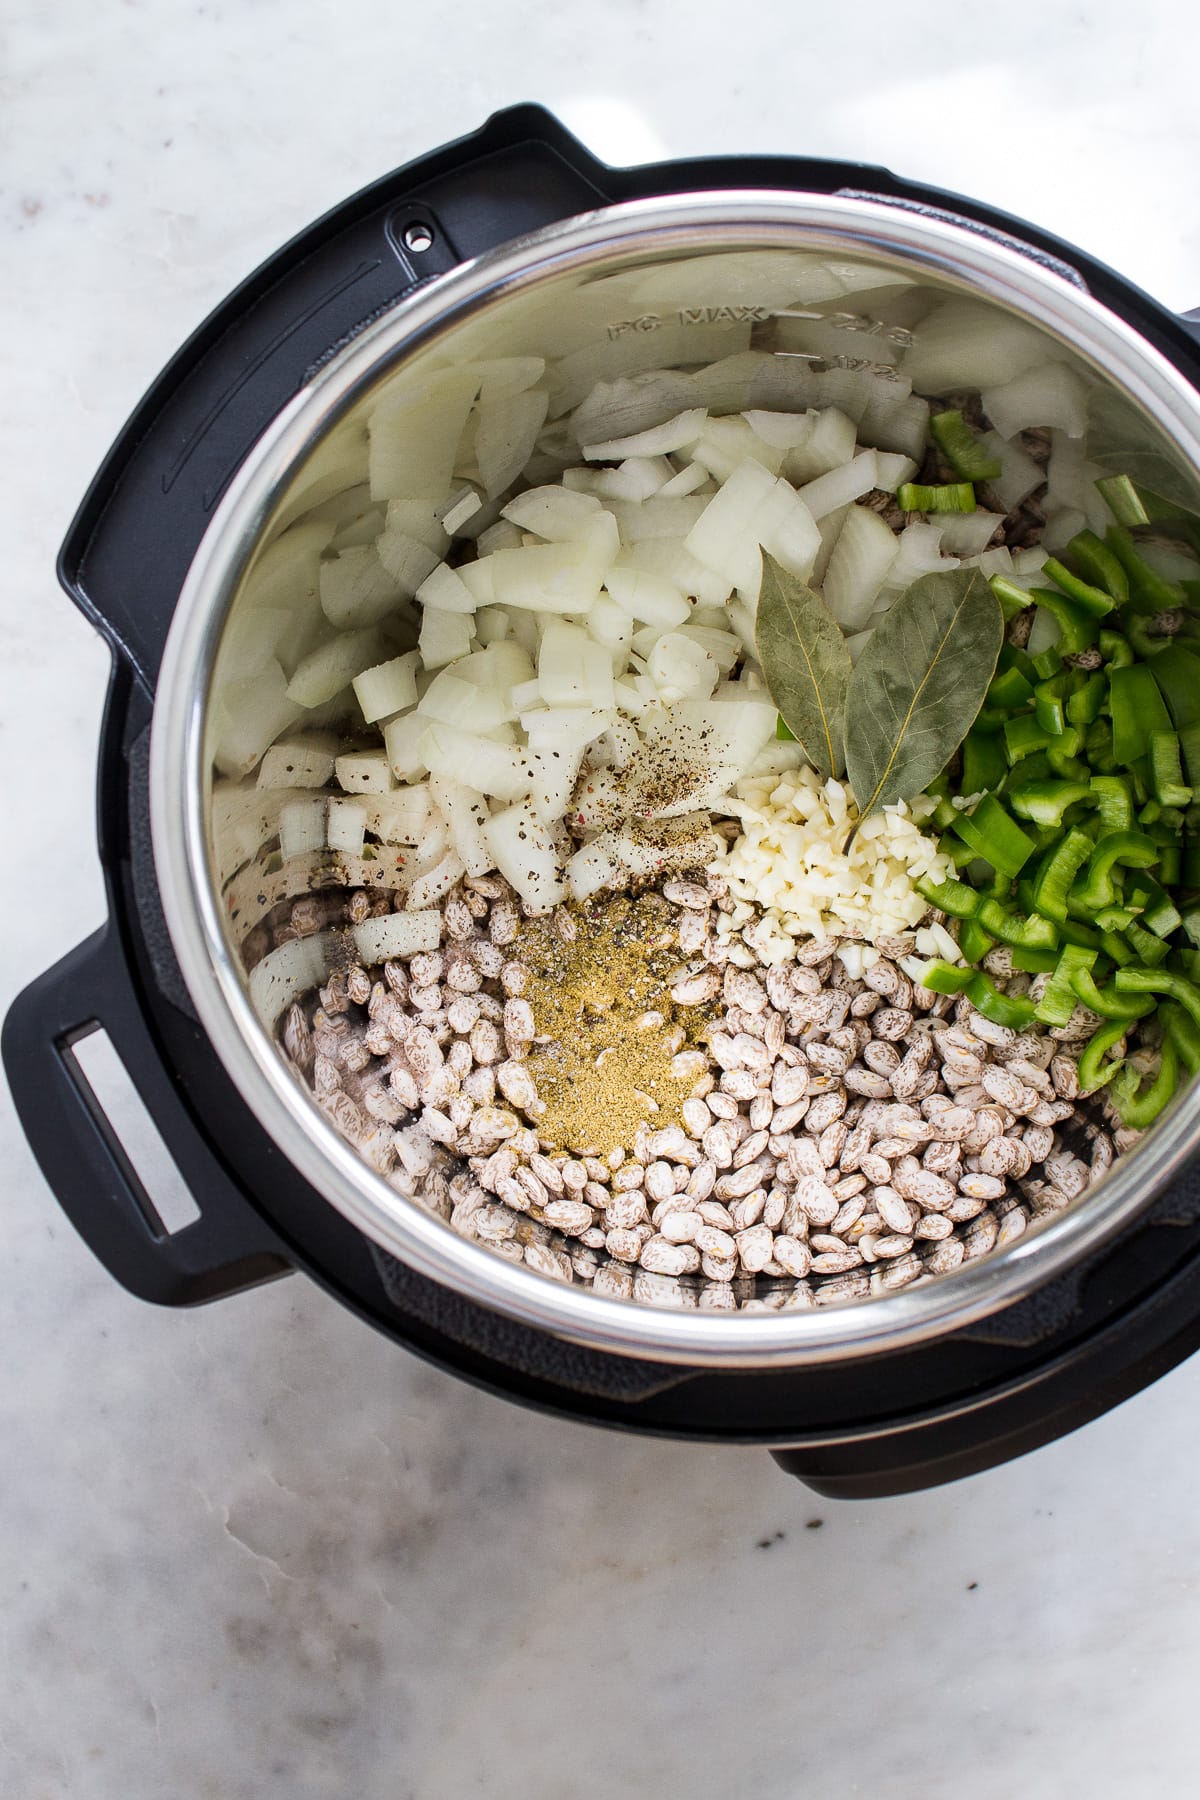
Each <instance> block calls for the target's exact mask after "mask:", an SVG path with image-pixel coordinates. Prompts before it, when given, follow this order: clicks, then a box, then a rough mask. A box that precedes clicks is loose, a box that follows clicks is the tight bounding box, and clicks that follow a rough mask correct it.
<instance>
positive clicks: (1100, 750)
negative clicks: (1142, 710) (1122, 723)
mask: <svg viewBox="0 0 1200 1800" xmlns="http://www.w3.org/2000/svg"><path fill="white" fill-rule="evenodd" d="M1104 687H1105V696H1106V698H1107V693H1108V683H1107V682H1105V684H1104ZM1084 749H1085V750H1086V751H1087V757H1088V761H1089V763H1090V764H1091V766H1092V768H1093V769H1094V770H1095V772H1096V773H1097V774H1098V775H1115V774H1116V772H1117V759H1116V757H1115V756H1114V755H1113V734H1112V722H1111V720H1109V719H1103V718H1101V719H1097V720H1096V722H1095V724H1094V725H1089V726H1088V728H1087V739H1086V741H1085V744H1084Z"/></svg>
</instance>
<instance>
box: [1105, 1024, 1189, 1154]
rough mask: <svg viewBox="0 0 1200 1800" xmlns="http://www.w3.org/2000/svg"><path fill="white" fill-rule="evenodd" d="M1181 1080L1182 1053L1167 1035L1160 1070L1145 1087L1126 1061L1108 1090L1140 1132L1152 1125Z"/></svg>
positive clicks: (1124, 1116) (1125, 1120)
mask: <svg viewBox="0 0 1200 1800" xmlns="http://www.w3.org/2000/svg"><path fill="white" fill-rule="evenodd" d="M1178 1081H1179V1056H1178V1054H1177V1052H1176V1049H1175V1045H1174V1044H1173V1043H1172V1041H1171V1038H1170V1036H1169V1035H1168V1036H1167V1037H1165V1038H1164V1039H1163V1041H1162V1048H1161V1050H1160V1052H1159V1061H1158V1071H1157V1073H1156V1074H1155V1076H1154V1079H1153V1080H1152V1081H1151V1082H1149V1083H1148V1084H1147V1086H1145V1087H1143V1086H1142V1085H1141V1078H1140V1077H1139V1075H1138V1072H1137V1070H1136V1069H1135V1068H1134V1066H1133V1064H1132V1063H1126V1064H1125V1067H1124V1068H1123V1069H1122V1070H1121V1072H1120V1074H1119V1075H1118V1076H1117V1078H1116V1080H1115V1081H1114V1082H1113V1084H1112V1087H1111V1089H1110V1090H1109V1091H1110V1093H1111V1095H1112V1102H1113V1105H1114V1106H1115V1107H1116V1109H1117V1111H1118V1112H1119V1113H1120V1115H1121V1120H1122V1123H1124V1124H1125V1125H1128V1126H1130V1127H1132V1128H1133V1129H1134V1130H1137V1131H1144V1130H1145V1128H1146V1126H1147V1125H1152V1124H1153V1123H1154V1121H1155V1119H1157V1117H1158V1115H1159V1113H1160V1112H1161V1111H1162V1110H1163V1107H1164V1106H1166V1104H1167V1102H1168V1100H1170V1098H1171V1096H1172V1095H1173V1094H1174V1092H1175V1088H1176V1085H1177V1084H1178Z"/></svg>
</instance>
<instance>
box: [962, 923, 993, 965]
mask: <svg viewBox="0 0 1200 1800" xmlns="http://www.w3.org/2000/svg"><path fill="white" fill-rule="evenodd" d="M995 944H996V940H995V938H994V937H993V936H992V934H991V932H990V931H985V930H984V929H983V926H982V925H981V924H980V923H979V920H978V919H964V920H963V921H962V923H961V925H960V926H959V928H958V947H959V949H960V950H961V951H962V953H963V955H964V956H965V957H966V959H967V961H968V962H969V963H980V962H982V961H983V959H984V957H985V956H986V955H987V953H988V951H989V950H992V949H994V948H995Z"/></svg>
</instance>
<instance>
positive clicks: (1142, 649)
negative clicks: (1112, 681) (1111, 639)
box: [1122, 602, 1171, 662]
mask: <svg viewBox="0 0 1200 1800" xmlns="http://www.w3.org/2000/svg"><path fill="white" fill-rule="evenodd" d="M1153 623H1154V622H1153V619H1152V618H1151V617H1150V616H1149V615H1147V614H1146V613H1135V612H1134V611H1133V608H1132V602H1130V604H1129V605H1128V606H1126V608H1125V617H1124V619H1123V620H1122V624H1123V625H1124V627H1125V636H1126V637H1127V638H1128V639H1129V642H1130V645H1131V647H1132V649H1133V653H1134V655H1135V656H1138V657H1140V658H1141V660H1142V661H1143V662H1150V661H1151V660H1157V658H1158V657H1159V656H1161V655H1162V653H1163V651H1164V650H1165V649H1166V647H1167V645H1168V644H1169V643H1170V641H1171V640H1170V638H1169V637H1166V636H1165V635H1164V634H1163V633H1162V632H1161V631H1155V630H1154V629H1153Z"/></svg>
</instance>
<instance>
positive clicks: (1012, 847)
mask: <svg viewBox="0 0 1200 1800" xmlns="http://www.w3.org/2000/svg"><path fill="white" fill-rule="evenodd" d="M954 829H955V830H956V831H957V833H958V835H959V837H960V838H961V839H962V841H963V843H964V844H966V846H967V848H968V849H969V850H973V851H974V853H975V855H976V856H982V857H983V858H984V860H985V861H987V862H989V863H991V865H992V867H993V869H995V870H996V871H997V873H998V874H1001V875H1019V874H1020V873H1021V870H1022V869H1023V868H1024V867H1025V864H1026V863H1027V862H1028V861H1029V858H1030V857H1031V856H1032V855H1033V852H1034V849H1035V845H1034V842H1033V839H1032V838H1031V837H1030V836H1029V835H1028V833H1026V832H1024V831H1022V830H1021V827H1020V826H1019V825H1018V824H1017V822H1016V820H1015V819H1010V818H1009V816H1008V814H1007V813H1006V812H1005V810H1004V808H1003V807H1002V806H1001V804H1000V802H999V801H998V800H997V799H996V797H995V795H994V794H985V795H984V796H983V799H982V800H981V801H980V802H979V805H978V806H977V807H976V808H975V810H974V812H972V813H965V812H964V813H959V815H958V817H957V819H956V820H955V822H954Z"/></svg>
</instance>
